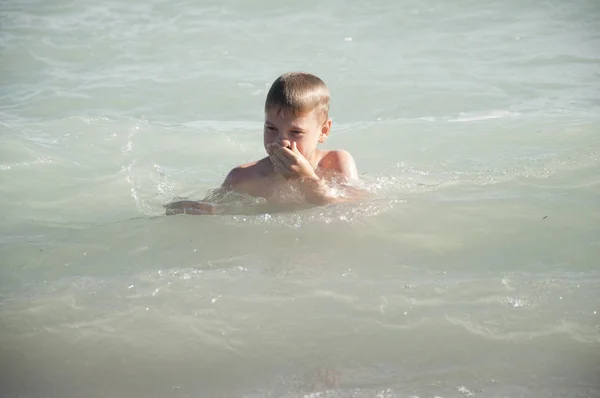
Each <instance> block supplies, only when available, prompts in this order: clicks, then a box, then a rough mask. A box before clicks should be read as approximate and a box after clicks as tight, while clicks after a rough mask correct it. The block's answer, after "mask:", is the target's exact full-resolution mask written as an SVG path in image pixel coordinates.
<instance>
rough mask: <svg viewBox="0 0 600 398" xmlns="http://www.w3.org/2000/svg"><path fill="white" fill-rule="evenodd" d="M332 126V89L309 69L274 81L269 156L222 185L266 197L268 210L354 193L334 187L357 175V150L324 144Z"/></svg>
mask: <svg viewBox="0 0 600 398" xmlns="http://www.w3.org/2000/svg"><path fill="white" fill-rule="evenodd" d="M330 131H331V119H329V90H328V89H327V86H326V85H325V83H323V81H322V80H321V79H319V78H318V77H317V76H314V75H311V74H309V73H301V72H291V73H286V74H284V75H282V76H280V77H279V78H277V80H275V82H274V83H273V85H272V86H271V88H270V90H269V92H268V94H267V99H266V101H265V125H264V146H265V150H266V152H267V155H268V156H266V157H265V158H263V159H261V160H258V161H255V162H251V163H247V164H244V165H241V166H238V167H236V168H234V169H233V170H231V171H230V172H229V174H228V175H227V177H226V178H225V181H224V182H223V184H222V187H221V189H222V190H224V191H234V192H238V193H241V194H246V195H251V196H254V197H261V198H264V199H266V204H265V205H264V206H261V207H264V209H265V210H267V211H268V209H269V206H271V207H272V208H281V207H282V205H283V206H284V207H285V205H296V206H298V203H302V202H303V203H304V204H306V205H312V206H319V205H325V204H329V203H339V202H345V201H349V200H352V199H355V198H356V197H357V195H358V191H357V190H351V189H345V190H344V195H340V194H339V193H336V190H335V189H332V187H333V185H334V181H337V184H338V186H339V184H340V182H341V183H343V182H349V181H351V180H355V179H357V178H358V172H357V169H356V164H355V162H354V159H353V158H352V155H350V154H349V153H348V152H346V151H343V150H327V151H324V150H320V149H318V148H317V146H318V144H321V143H324V142H325V140H327V137H328V136H329V132H330ZM230 212H231V209H228V208H227V206H223V205H218V204H217V205H214V204H210V203H206V202H194V201H181V202H175V203H171V204H169V205H168V206H167V214H179V213H185V214H223V213H230Z"/></svg>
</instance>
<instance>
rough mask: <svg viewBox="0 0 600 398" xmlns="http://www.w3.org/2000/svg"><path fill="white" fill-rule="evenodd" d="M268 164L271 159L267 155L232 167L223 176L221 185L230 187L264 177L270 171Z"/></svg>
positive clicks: (269, 164)
mask: <svg viewBox="0 0 600 398" xmlns="http://www.w3.org/2000/svg"><path fill="white" fill-rule="evenodd" d="M270 166H271V161H270V160H269V158H268V157H265V158H263V159H260V160H256V161H254V162H249V163H245V164H242V165H239V166H237V167H234V168H233V169H231V171H230V172H229V174H227V177H225V181H224V182H223V187H227V188H231V187H234V186H237V185H239V184H241V183H244V182H249V181H251V180H256V179H259V178H264V177H266V176H267V175H268V174H269V172H270V171H271V170H270Z"/></svg>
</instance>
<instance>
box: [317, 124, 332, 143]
mask: <svg viewBox="0 0 600 398" xmlns="http://www.w3.org/2000/svg"><path fill="white" fill-rule="evenodd" d="M330 131H331V119H327V120H326V121H325V122H324V123H323V125H322V126H321V134H320V135H319V143H320V144H322V143H324V142H325V141H327V137H329V132H330Z"/></svg>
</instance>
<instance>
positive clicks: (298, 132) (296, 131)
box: [291, 130, 302, 135]
mask: <svg viewBox="0 0 600 398" xmlns="http://www.w3.org/2000/svg"><path fill="white" fill-rule="evenodd" d="M291 133H292V135H300V134H302V131H298V130H292V131H291Z"/></svg>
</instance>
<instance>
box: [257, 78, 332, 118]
mask: <svg viewBox="0 0 600 398" xmlns="http://www.w3.org/2000/svg"><path fill="white" fill-rule="evenodd" d="M269 109H277V112H286V113H287V112H289V113H290V115H292V116H293V117H298V116H301V115H304V114H306V113H308V112H311V111H312V110H314V109H317V110H318V112H319V114H320V116H323V117H324V118H325V119H327V118H328V117H329V89H328V88H327V86H326V85H325V83H324V82H323V80H321V79H319V78H318V77H317V76H315V75H311V74H310V73H304V72H289V73H286V74H283V75H281V76H279V77H278V78H277V80H275V81H274V82H273V84H272V85H271V88H270V89H269V93H268V94H267V99H266V101H265V112H267V111H268V110H269Z"/></svg>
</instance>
